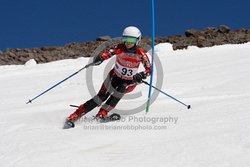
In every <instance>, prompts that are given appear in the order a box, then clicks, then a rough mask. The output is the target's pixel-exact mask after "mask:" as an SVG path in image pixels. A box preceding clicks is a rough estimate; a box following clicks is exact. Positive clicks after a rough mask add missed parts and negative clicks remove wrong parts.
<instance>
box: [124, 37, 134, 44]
mask: <svg viewBox="0 0 250 167" xmlns="http://www.w3.org/2000/svg"><path fill="white" fill-rule="evenodd" d="M122 41H123V42H124V43H128V44H136V42H137V38H135V37H126V36H125V37H122Z"/></svg>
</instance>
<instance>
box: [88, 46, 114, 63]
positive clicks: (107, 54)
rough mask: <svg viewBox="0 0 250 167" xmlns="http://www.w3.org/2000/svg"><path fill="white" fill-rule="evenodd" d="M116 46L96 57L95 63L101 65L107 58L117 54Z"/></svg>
mask: <svg viewBox="0 0 250 167" xmlns="http://www.w3.org/2000/svg"><path fill="white" fill-rule="evenodd" d="M115 51H116V46H114V47H112V48H110V49H109V50H108V51H106V52H103V53H101V54H99V55H97V56H95V57H94V60H93V62H94V65H100V64H101V63H102V62H103V61H104V60H107V59H109V58H111V57H112V56H114V55H115Z"/></svg>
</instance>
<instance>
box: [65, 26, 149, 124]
mask: <svg viewBox="0 0 250 167" xmlns="http://www.w3.org/2000/svg"><path fill="white" fill-rule="evenodd" d="M141 37H142V35H141V32H140V30H139V29H138V28H137V27H134V26H129V27H126V28H125V29H124V31H123V34H122V41H123V42H122V43H120V44H118V45H115V46H113V47H111V48H110V49H109V51H106V52H103V53H102V54H100V55H98V56H96V57H95V58H94V60H93V62H94V65H100V64H101V63H102V62H103V61H104V60H107V59H109V58H111V57H112V56H114V55H116V62H115V66H114V68H113V69H112V70H111V71H110V72H109V74H108V76H107V77H106V79H105V80H104V82H103V84H102V86H101V89H100V90H99V92H98V94H97V95H96V96H94V97H93V98H92V99H90V100H88V101H87V102H85V103H84V104H82V105H80V106H79V107H78V109H77V110H76V111H75V112H74V113H72V114H71V115H70V116H69V117H68V118H67V120H66V122H65V126H64V128H65V129H67V128H71V127H74V126H75V125H74V122H76V120H78V119H79V118H80V117H82V116H83V115H85V114H86V113H88V112H89V111H91V110H92V109H94V108H95V107H97V106H101V105H102V103H103V102H104V101H106V102H105V104H103V105H102V106H101V108H100V110H99V112H98V114H97V115H96V118H97V119H99V120H105V119H106V118H108V112H109V111H110V110H112V109H113V108H114V107H115V106H116V105H117V103H118V102H119V101H120V99H121V98H122V97H123V96H124V94H126V93H129V92H131V91H132V90H133V89H134V88H135V87H136V85H137V84H140V83H141V82H142V80H143V79H146V78H147V76H150V73H151V64H150V61H149V59H148V56H147V54H146V53H145V51H144V50H143V49H142V48H140V47H139V46H138V44H139V43H140V41H141ZM140 63H142V64H143V66H144V68H145V71H142V72H139V73H137V70H138V68H139V65H140Z"/></svg>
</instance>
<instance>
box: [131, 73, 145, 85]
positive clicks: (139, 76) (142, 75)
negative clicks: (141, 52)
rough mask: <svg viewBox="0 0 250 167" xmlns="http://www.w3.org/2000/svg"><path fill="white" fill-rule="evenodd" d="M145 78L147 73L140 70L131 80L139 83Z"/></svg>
mask: <svg viewBox="0 0 250 167" xmlns="http://www.w3.org/2000/svg"><path fill="white" fill-rule="evenodd" d="M146 78H147V74H145V73H144V72H140V73H136V74H135V75H134V76H133V81H134V83H136V84H140V83H142V80H143V79H146Z"/></svg>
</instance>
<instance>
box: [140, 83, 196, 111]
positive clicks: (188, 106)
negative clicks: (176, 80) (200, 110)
mask: <svg viewBox="0 0 250 167" xmlns="http://www.w3.org/2000/svg"><path fill="white" fill-rule="evenodd" d="M142 83H144V84H146V85H148V86H150V84H149V83H148V82H146V81H142ZM152 87H153V88H154V89H156V90H158V91H159V92H161V93H163V94H164V95H166V96H168V97H170V98H171V99H173V100H175V101H177V102H179V103H180V104H182V105H184V106H186V107H187V109H190V108H191V105H187V104H185V103H183V102H181V101H180V100H178V99H176V98H175V97H173V96H171V95H169V94H167V93H165V92H163V91H162V90H160V89H158V88H157V87H155V86H153V85H152Z"/></svg>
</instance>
